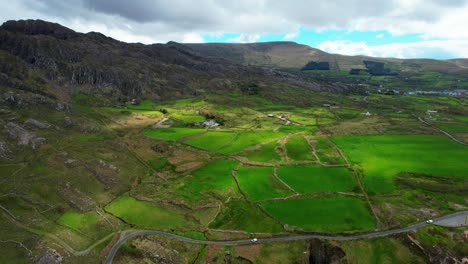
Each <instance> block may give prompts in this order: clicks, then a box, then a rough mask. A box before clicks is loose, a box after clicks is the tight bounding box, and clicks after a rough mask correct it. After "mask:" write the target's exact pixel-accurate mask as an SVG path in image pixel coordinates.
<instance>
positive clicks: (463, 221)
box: [105, 211, 468, 264]
mask: <svg viewBox="0 0 468 264" xmlns="http://www.w3.org/2000/svg"><path fill="white" fill-rule="evenodd" d="M438 223H441V225H442V226H452V227H460V226H466V225H467V224H468V211H463V212H458V213H454V214H450V215H446V216H442V217H439V218H435V219H433V223H432V224H434V225H437V224H438ZM447 223H453V224H447ZM428 225H431V224H428V223H426V222H421V223H418V224H414V225H411V226H407V227H403V228H399V229H393V230H387V231H380V232H374V233H367V234H360V235H352V236H340V235H332V234H319V233H310V234H304V235H287V236H276V237H269V238H258V240H257V241H256V242H252V241H251V240H250V239H243V240H197V239H192V238H188V237H184V236H179V235H176V234H172V233H167V232H163V231H158V230H140V231H135V232H133V233H130V234H126V235H124V236H123V237H121V238H120V239H119V241H117V243H115V245H114V246H113V247H112V249H111V251H110V253H109V255H108V256H107V259H106V262H105V263H106V264H111V263H112V260H113V259H114V256H115V254H116V253H117V251H118V250H119V248H120V246H121V245H122V244H123V243H125V242H126V241H127V240H129V239H132V238H135V237H137V236H142V235H160V236H165V237H168V238H173V239H176V240H178V241H181V242H187V243H193V244H203V245H224V246H235V245H248V244H252V243H255V244H259V243H260V244H262V243H270V242H278V241H296V240H308V239H313V238H320V239H328V240H340V241H344V240H356V239H369V238H377V237H384V236H389V235H393V234H399V233H405V232H409V231H413V230H416V229H419V228H421V227H425V226H428Z"/></svg>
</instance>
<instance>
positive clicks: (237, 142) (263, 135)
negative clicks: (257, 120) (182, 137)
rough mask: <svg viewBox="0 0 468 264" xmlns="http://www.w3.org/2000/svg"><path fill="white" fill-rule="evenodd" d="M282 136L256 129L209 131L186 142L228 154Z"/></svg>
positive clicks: (277, 133)
mask: <svg viewBox="0 0 468 264" xmlns="http://www.w3.org/2000/svg"><path fill="white" fill-rule="evenodd" d="M281 136H284V134H283V133H279V132H273V131H269V130H256V131H242V132H232V131H226V132H224V131H210V132H208V133H206V134H204V135H201V136H199V137H196V138H193V139H191V140H188V141H187V142H186V144H188V145H191V146H194V147H196V148H200V149H205V150H211V151H217V152H219V153H222V154H230V153H233V152H237V151H241V150H243V149H245V148H247V147H251V146H254V145H257V144H260V143H262V142H265V141H270V140H274V139H277V138H279V137H281Z"/></svg>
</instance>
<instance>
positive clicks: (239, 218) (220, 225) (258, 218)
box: [210, 199, 283, 233]
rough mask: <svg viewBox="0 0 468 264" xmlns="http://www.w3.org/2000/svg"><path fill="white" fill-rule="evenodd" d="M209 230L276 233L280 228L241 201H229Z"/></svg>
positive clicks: (257, 210) (258, 210)
mask: <svg viewBox="0 0 468 264" xmlns="http://www.w3.org/2000/svg"><path fill="white" fill-rule="evenodd" d="M210 228H214V229H226V230H243V231H247V232H265V233H278V232H281V231H282V230H283V229H282V227H281V226H280V225H279V224H278V223H276V222H275V221H273V220H272V219H270V218H269V217H267V216H266V215H265V214H264V213H262V212H261V211H260V209H258V208H256V207H255V206H253V205H251V204H250V203H247V202H245V201H242V200H234V199H233V200H231V201H229V203H227V204H226V205H225V207H224V208H223V209H222V210H221V212H220V213H219V214H218V215H217V216H216V218H215V220H214V221H213V222H211V224H210Z"/></svg>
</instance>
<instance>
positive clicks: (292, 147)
mask: <svg viewBox="0 0 468 264" xmlns="http://www.w3.org/2000/svg"><path fill="white" fill-rule="evenodd" d="M286 152H287V155H288V157H289V158H290V159H292V160H295V161H303V160H315V157H314V155H312V148H311V147H310V145H309V144H308V143H307V141H306V140H305V138H304V137H303V136H291V137H289V138H288V142H287V143H286Z"/></svg>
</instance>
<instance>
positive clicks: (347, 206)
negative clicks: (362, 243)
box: [262, 195, 375, 233]
mask: <svg viewBox="0 0 468 264" xmlns="http://www.w3.org/2000/svg"><path fill="white" fill-rule="evenodd" d="M262 206H263V208H265V210H266V211H267V212H268V213H270V214H271V215H272V216H273V217H275V218H277V219H278V220H280V221H282V222H284V223H286V224H288V225H291V226H295V227H298V228H301V229H304V230H310V231H320V232H332V233H336V232H344V231H352V230H370V229H373V228H374V227H375V224H374V218H373V217H372V214H371V212H370V211H369V209H368V207H367V204H366V202H365V201H363V200H361V199H359V198H354V197H346V196H339V195H337V196H333V197H319V198H308V199H307V198H300V199H292V200H286V201H277V202H270V203H266V204H263V205H262Z"/></svg>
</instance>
